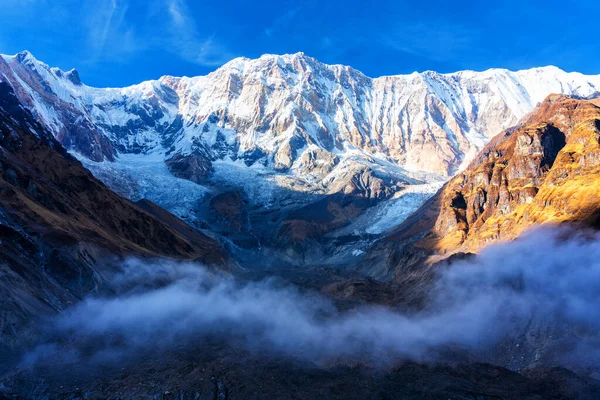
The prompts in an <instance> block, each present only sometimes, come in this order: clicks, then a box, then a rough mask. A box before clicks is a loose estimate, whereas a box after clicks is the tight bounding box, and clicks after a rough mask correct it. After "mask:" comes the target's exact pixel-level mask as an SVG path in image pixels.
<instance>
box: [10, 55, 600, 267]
mask: <svg viewBox="0 0 600 400" xmlns="http://www.w3.org/2000/svg"><path fill="white" fill-rule="evenodd" d="M0 74H2V75H1V76H2V77H3V80H6V81H7V82H9V83H10V85H11V86H12V87H13V88H14V91H15V94H16V95H17V97H18V98H19V101H20V102H21V103H22V104H24V105H26V106H27V108H28V109H30V110H31V111H32V113H33V115H34V118H36V120H37V121H38V122H39V123H40V124H42V125H43V126H45V127H46V128H47V129H48V130H49V131H50V132H52V134H53V135H54V137H55V138H56V140H58V141H59V142H60V143H61V144H62V145H63V146H64V147H65V148H66V149H67V150H68V151H70V152H71V153H72V154H73V155H75V156H76V157H78V158H79V159H80V160H81V161H82V162H83V163H84V165H85V166H86V167H87V168H88V169H90V170H91V171H92V173H93V174H94V175H95V176H96V177H97V178H99V179H100V180H102V181H103V182H104V183H105V184H107V185H108V186H109V187H110V188H111V189H113V190H115V191H116V192H117V193H118V194H120V195H122V196H124V197H126V198H129V199H131V200H133V201H138V200H141V199H144V198H145V199H148V200H150V201H153V202H155V203H156V204H158V205H159V206H161V207H164V208H166V209H167V210H169V211H170V212H173V213H174V214H176V215H177V216H179V217H181V218H183V219H185V220H186V221H187V222H188V223H190V224H192V225H193V226H195V227H196V228H200V229H208V230H210V231H211V232H212V233H216V234H218V235H220V237H221V239H223V240H225V241H226V242H227V243H229V245H230V246H231V247H232V251H234V252H236V253H245V250H247V249H248V248H252V249H254V248H257V247H259V248H264V249H265V250H268V253H269V254H271V253H272V254H275V261H273V262H279V261H280V260H282V259H283V260H285V261H286V262H291V263H293V264H298V263H302V264H313V263H316V262H320V261H319V260H323V259H326V260H328V261H327V262H329V263H347V262H349V260H352V259H353V258H355V257H356V255H357V254H359V253H361V252H363V251H366V249H367V248H368V246H369V245H370V243H371V242H372V237H373V236H379V235H381V234H384V233H385V232H387V231H389V230H390V229H391V228H392V227H394V226H395V225H398V224H400V223H401V222H402V219H403V218H406V217H407V216H408V215H410V214H411V213H412V212H413V211H415V210H416V209H417V208H418V207H419V206H420V205H422V204H423V202H424V201H425V200H426V199H427V198H429V197H430V196H432V195H433V194H434V193H435V192H436V191H437V189H439V187H440V186H441V185H442V184H443V182H444V181H445V180H446V179H447V178H448V177H449V176H452V175H453V174H455V173H456V172H457V171H460V170H461V169H462V168H464V167H465V166H467V165H468V163H469V162H470V161H471V160H472V159H473V157H474V156H475V154H476V153H477V152H478V151H479V150H480V149H482V148H483V147H484V146H485V145H486V144H487V142H488V141H489V140H490V139H491V137H493V136H494V135H495V134H496V133H497V132H499V131H501V130H503V129H507V128H509V127H511V126H513V125H515V124H516V123H517V122H518V121H519V120H520V119H521V118H522V117H524V116H525V115H526V114H527V113H529V112H530V111H531V110H533V108H534V107H535V106H536V105H537V104H538V103H539V102H541V101H542V100H543V99H544V98H545V97H546V96H547V95H549V94H551V93H560V94H565V95H573V96H577V97H593V96H594V95H595V94H597V93H598V91H599V90H600V89H598V88H600V76H585V75H582V74H578V73H566V72H564V71H561V70H560V69H558V68H555V67H545V68H535V69H530V70H524V71H517V72H511V71H507V70H502V69H492V70H488V71H485V72H473V71H462V72H457V73H453V74H439V73H435V72H431V71H428V72H424V73H413V74H410V75H397V76H386V77H380V78H375V79H373V78H369V77H367V76H365V75H364V74H362V73H361V72H359V71H357V70H354V69H352V68H350V67H347V66H341V65H326V64H323V63H320V62H319V61H317V60H315V59H314V58H311V57H308V56H306V55H305V54H303V53H297V54H292V55H283V56H277V55H264V56H262V57H260V58H259V59H256V60H250V59H247V58H237V59H234V60H232V61H230V62H228V63H227V64H225V65H223V66H222V67H220V68H218V69H217V70H216V71H214V72H213V73H210V74H209V75H207V76H200V77H193V78H187V77H183V78H177V77H171V76H164V77H161V78H160V79H158V80H155V81H147V82H142V83H140V84H137V85H134V86H130V87H126V88H92V87H89V86H86V85H85V84H84V83H82V81H81V79H80V77H79V74H78V72H77V71H76V70H71V71H68V72H65V71H61V70H59V69H57V68H51V67H49V66H47V65H46V64H44V63H42V62H40V61H38V60H36V59H35V58H34V57H33V56H32V55H31V54H30V53H28V52H22V53H19V54H17V55H14V56H2V57H0ZM221 201H225V203H226V204H220V202H221ZM365 211H368V213H367V214H366V215H367V216H366V217H363V218H362V219H361V218H360V216H361V215H364V214H365ZM274 233H275V235H274ZM348 237H352V240H351V241H352V242H353V243H352V245H351V246H346V247H344V246H343V243H345V242H347V241H348ZM365 238H366V239H365ZM240 257H243V258H244V259H247V258H248V257H249V256H248V254H246V255H244V256H240Z"/></svg>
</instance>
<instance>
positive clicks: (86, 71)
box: [0, 0, 600, 86]
mask: <svg viewBox="0 0 600 400" xmlns="http://www.w3.org/2000/svg"><path fill="white" fill-rule="evenodd" d="M0 7H1V9H2V12H0V53H5V54H6V53H8V54H13V53H16V52H18V51H20V50H23V49H28V50H30V51H31V52H32V53H33V54H34V55H35V56H36V57H37V58H38V59H40V60H42V61H44V62H46V63H48V64H50V65H52V66H59V67H61V68H62V69H70V68H77V69H78V70H79V72H80V75H81V78H82V80H83V81H84V82H85V83H87V84H89V85H93V86H123V85H127V84H133V83H137V82H140V81H142V80H146V79H155V78H158V77H159V76H161V75H177V76H180V75H187V76H194V75H203V74H206V73H208V72H210V71H212V70H214V69H216V68H217V67H218V66H219V65H221V64H223V63H224V62H226V61H228V60H230V59H232V58H234V57H237V56H246V57H250V58H255V57H258V56H260V55H261V54H263V53H276V54H283V53H295V52H298V51H304V52H305V53H306V54H308V55H310V56H313V57H315V58H317V59H319V60H321V61H323V62H326V63H336V64H347V65H351V66H352V67H354V68H357V69H359V70H361V71H363V72H364V73H366V74H367V75H369V76H374V77H375V76H381V75H391V74H400V73H411V72H413V71H423V70H428V69H430V70H436V71H440V72H452V71H456V70H461V69H475V70H484V69H487V68H491V67H503V68H509V69H520V68H529V67H534V66H542V65H556V66H559V67H561V68H563V69H565V70H567V71H580V72H584V73H590V74H599V73H600V40H598V38H597V35H598V32H599V30H598V21H599V19H598V17H599V15H600V2H599V1H593V0H581V1H572V2H571V1H568V0H566V1H565V0H562V1H560V2H559V1H554V0H546V1H537V0H536V1H529V0H519V1H516V0H506V1H494V0H488V1H462V2H457V1H438V0H423V1H379V2H367V1H355V0H346V1H337V0H336V1H327V0H306V1H302V2H298V1H287V0H280V1H248V0H234V1H230V0H224V1H218V0H212V1H210V2H209V1H193V0H0Z"/></svg>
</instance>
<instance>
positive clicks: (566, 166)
mask: <svg viewBox="0 0 600 400" xmlns="http://www.w3.org/2000/svg"><path fill="white" fill-rule="evenodd" d="M599 128H600V108H599V107H597V106H596V105H595V104H593V102H591V101H586V100H578V99H574V98H570V97H566V96H560V95H552V96H549V97H548V98H547V99H546V100H545V101H544V102H543V103H542V104H541V105H540V106H539V107H538V109H537V110H536V111H535V112H534V113H532V114H531V115H530V116H529V117H528V118H527V119H526V120H525V121H523V123H522V124H521V125H520V126H518V127H517V128H515V129H512V130H510V131H508V132H505V133H503V134H501V135H500V136H498V137H497V138H495V139H494V140H493V141H492V143H490V144H489V145H488V146H487V147H486V148H485V149H484V150H483V151H482V153H481V154H480V155H479V156H478V157H477V159H476V160H475V161H474V162H473V163H472V164H471V165H470V166H469V168H467V169H466V170H465V171H464V172H463V173H461V174H459V175H458V176H456V177H455V178H454V179H452V180H451V181H450V182H449V183H448V185H447V186H446V187H445V188H444V190H443V191H442V193H441V194H440V196H441V204H442V205H441V211H440V215H439V218H438V219H437V222H436V224H435V227H434V228H433V231H432V234H431V236H430V238H429V239H430V240H432V245H433V246H434V248H435V249H436V250H437V251H438V252H441V253H445V252H453V251H456V250H457V249H460V250H463V251H477V250H478V249H479V248H481V247H482V246H484V245H485V244H487V243H490V242H493V241H497V240H507V239H514V238H515V237H517V236H518V235H519V234H520V233H522V232H523V231H524V230H526V229H527V228H529V227H531V226H533V225H536V224H543V223H561V222H583V223H586V224H592V225H594V224H596V223H597V221H596V220H597V218H598V216H599V215H600V197H598V196H596V194H595V193H597V187H598V185H600V180H599V179H598V173H599V172H600V145H599V138H600V130H599Z"/></svg>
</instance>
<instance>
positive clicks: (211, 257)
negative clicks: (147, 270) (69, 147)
mask: <svg viewBox="0 0 600 400" xmlns="http://www.w3.org/2000/svg"><path fill="white" fill-rule="evenodd" d="M148 207H151V208H152V209H153V211H151V212H149V211H147V210H146V209H147V208H148ZM144 208H146V209H144ZM174 221H178V222H177V223H176V222H174ZM182 225H184V226H182ZM109 255H113V256H119V257H120V256H127V255H135V256H142V257H143V256H152V257H168V258H171V259H180V260H198V261H201V262H203V263H206V264H210V265H221V266H226V265H228V264H229V260H228V257H227V256H226V254H225V252H224V251H223V249H222V248H221V247H220V245H219V243H218V242H216V241H215V240H213V239H211V238H209V237H207V236H205V235H203V234H201V233H199V232H197V231H195V230H193V229H191V228H189V227H187V226H185V224H183V223H182V222H181V221H179V220H178V219H177V218H176V217H174V216H172V215H170V214H169V213H167V212H166V211H164V210H160V209H159V208H158V207H156V206H154V205H151V206H149V205H148V204H146V206H145V207H140V206H138V205H135V204H134V203H132V202H130V201H128V200H125V199H123V198H121V197H119V196H118V195H116V194H115V193H113V192H112V191H111V190H110V189H108V188H107V187H106V186H104V184H102V183H101V182H99V181H98V180H96V179H95V178H94V177H93V176H92V174H91V173H90V172H89V171H87V170H86V169H85V168H84V167H83V166H82V165H81V164H80V162H79V161H77V160H76V159H75V158H74V157H72V156H70V155H69V154H68V153H67V152H66V150H65V149H64V148H63V147H62V146H61V145H60V144H59V143H58V142H56V141H55V139H54V138H53V137H52V134H50V133H49V132H47V131H46V130H45V129H44V128H43V127H42V126H41V125H39V124H38V123H37V122H36V121H35V120H34V118H33V117H32V116H31V114H30V113H29V111H26V110H25V109H24V108H23V107H21V105H20V104H19V102H18V101H17V98H16V96H15V95H14V93H13V90H12V87H11V86H10V85H8V84H7V83H5V82H0V276H1V277H2V279H0V302H1V303H0V330H1V333H2V335H1V337H2V340H1V342H0V345H5V344H9V343H10V342H12V341H13V339H14V338H15V337H16V336H22V333H23V331H22V330H23V328H24V327H26V326H30V325H31V324H32V323H33V321H35V318H34V317H35V316H38V315H43V314H47V313H52V312H55V311H56V310H60V309H62V308H63V307H65V306H66V305H68V304H71V303H73V302H75V301H77V299H79V298H81V297H82V296H84V295H85V294H86V293H89V292H90V291H92V290H94V289H95V288H96V287H97V286H98V285H99V284H100V283H101V282H102V280H103V278H104V276H103V275H104V274H103V271H105V269H103V268H102V266H101V260H103V259H106V257H107V256H109Z"/></svg>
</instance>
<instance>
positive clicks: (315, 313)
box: [24, 229, 600, 368]
mask: <svg viewBox="0 0 600 400" xmlns="http://www.w3.org/2000/svg"><path fill="white" fill-rule="evenodd" d="M599 244H600V236H598V234H596V233H585V234H580V233H576V232H573V231H568V230H547V229H542V230H538V231H535V232H532V233H530V234H528V235H526V236H525V237H523V238H522V239H520V240H517V241H515V242H513V243H507V244H500V245H495V246H490V247H489V248H488V249H487V250H485V251H484V252H483V253H482V254H481V255H480V256H479V257H477V258H475V259H473V260H469V261H463V262H458V263H456V264H453V265H452V266H450V267H440V270H439V271H438V279H437V281H436V283H435V285H434V286H433V287H432V288H431V293H430V298H429V303H428V304H429V305H428V306H427V307H426V308H425V309H423V310H419V311H413V312H399V311H397V310H394V309H392V308H387V307H383V306H364V307H359V308H357V309H353V310H350V311H340V310H338V309H337V308H336V307H335V305H334V304H333V303H332V302H331V301H330V300H328V299H326V298H324V297H322V296H321V295H319V294H316V293H306V292H303V291H300V290H299V289H297V288H295V287H293V286H289V285H286V284H283V283H281V282H278V281H274V280H266V281H262V282H246V283H242V282H236V281H235V280H234V279H232V278H230V277H226V276H222V275H219V274H216V273H212V272H209V271H208V270H206V269H204V268H201V267H198V266H196V265H193V264H175V263H171V262H164V261H156V262H153V263H149V262H148V261H140V260H129V261H127V262H126V263H125V264H124V265H123V273H122V274H120V275H119V276H117V277H116V278H115V279H114V280H113V283H112V286H113V287H112V291H113V293H115V294H114V295H111V296H109V297H93V298H89V299H87V300H85V301H83V302H82V303H80V304H79V305H77V306H75V307H73V308H72V309H70V310H68V311H67V312H65V313H64V315H63V316H61V317H60V318H58V319H57V320H56V321H55V322H54V323H53V325H52V329H50V330H49V331H51V332H52V337H51V338H50V339H49V340H48V341H47V342H46V343H44V344H42V345H41V346H39V347H38V348H36V349H34V350H33V351H31V352H29V353H28V354H27V356H26V357H25V358H24V365H35V364H37V363H39V362H43V361H44V360H52V361H53V362H54V361H56V360H58V359H61V358H62V361H63V362H65V363H70V362H81V361H82V360H83V359H84V358H83V357H84V356H83V355H82V354H83V353H81V352H80V351H79V350H78V349H80V348H82V349H86V350H85V351H86V354H87V355H86V356H85V357H86V358H85V359H86V360H88V361H90V362H106V361H107V360H111V361H114V360H123V359H124V358H125V357H127V358H130V357H132V356H133V355H135V354H137V353H140V352H144V351H145V352H147V351H152V352H156V351H160V350H164V349H168V348H170V347H171V346H175V345H177V346H181V345H182V343H186V342H190V341H192V340H197V339H198V338H203V337H213V338H216V337H218V338H220V339H222V340H225V341H230V342H235V343H236V344H242V345H244V346H246V348H247V349H249V350H250V351H259V352H261V353H264V352H272V353H275V354H278V355H283V356H291V357H296V358H302V359H307V360H310V361H313V362H317V363H318V362H322V361H327V360H343V359H345V358H351V359H356V358H359V359H362V360H365V361H366V362H369V363H370V364H373V363H375V364H377V363H384V364H385V363H389V362H395V361H399V360H407V359H410V360H417V361H435V360H439V359H440V358H439V357H441V356H440V354H448V352H450V353H452V354H456V352H457V351H458V352H460V353H461V354H470V355H471V357H474V358H479V359H481V360H483V361H491V362H496V363H500V364H503V365H506V366H509V367H513V368H522V367H524V366H527V365H531V364H532V363H546V364H549V365H554V364H557V363H564V364H565V365H567V366H573V365H575V366H584V365H594V364H595V363H597V362H598V361H599V360H598V358H597V356H598V355H600V354H599V353H600V352H599V351H598V350H600V344H599V341H600V297H599V296H598V295H597V291H598V287H599V286H600V246H599ZM64 343H69V346H67V347H66V348H68V349H70V350H69V351H67V352H66V353H65V354H67V355H66V356H63V355H62V354H63V353H64V352H65V346H64ZM58 349H60V350H58ZM90 349H95V350H93V351H92V352H90ZM565 349H567V350H568V351H566V352H565ZM570 349H574V350H573V351H571V350H570ZM90 354H91V355H90Z"/></svg>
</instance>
